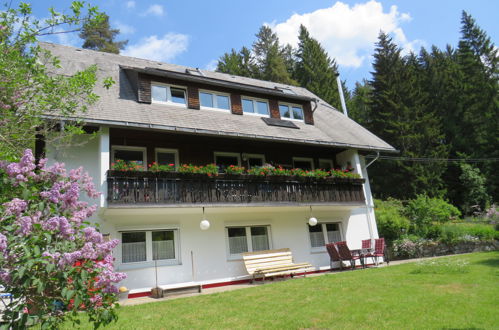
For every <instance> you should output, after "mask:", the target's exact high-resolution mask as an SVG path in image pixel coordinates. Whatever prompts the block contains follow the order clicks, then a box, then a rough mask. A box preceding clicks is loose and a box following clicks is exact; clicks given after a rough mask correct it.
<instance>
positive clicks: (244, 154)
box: [242, 153, 266, 169]
mask: <svg viewBox="0 0 499 330" xmlns="http://www.w3.org/2000/svg"><path fill="white" fill-rule="evenodd" d="M250 158H258V159H261V160H262V166H263V165H265V163H266V161H265V155H264V154H247V153H243V154H242V160H243V161H244V162H245V165H249V163H248V161H249V159H250ZM247 169H249V166H247Z"/></svg>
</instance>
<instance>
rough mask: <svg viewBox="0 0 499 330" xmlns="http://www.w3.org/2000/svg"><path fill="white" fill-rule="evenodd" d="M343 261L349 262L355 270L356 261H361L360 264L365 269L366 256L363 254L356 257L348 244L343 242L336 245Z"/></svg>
mask: <svg viewBox="0 0 499 330" xmlns="http://www.w3.org/2000/svg"><path fill="white" fill-rule="evenodd" d="M336 247H337V248H338V253H339V254H340V259H341V261H349V262H350V265H351V266H352V269H355V261H356V260H360V264H361V265H362V267H364V256H363V255H361V254H357V255H354V254H352V251H350V249H349V248H348V246H347V242H345V241H342V242H338V243H336Z"/></svg>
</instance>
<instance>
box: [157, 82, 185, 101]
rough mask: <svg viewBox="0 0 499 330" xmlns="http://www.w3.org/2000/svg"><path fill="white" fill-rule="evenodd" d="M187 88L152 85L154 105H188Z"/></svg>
mask: <svg viewBox="0 0 499 330" xmlns="http://www.w3.org/2000/svg"><path fill="white" fill-rule="evenodd" d="M186 94H187V93H186V88H185V87H181V86H172V85H165V84H160V83H152V84H151V99H152V102H154V103H166V104H182V105H186V104H187V102H186Z"/></svg>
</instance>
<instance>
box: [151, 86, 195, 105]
mask: <svg viewBox="0 0 499 330" xmlns="http://www.w3.org/2000/svg"><path fill="white" fill-rule="evenodd" d="M153 86H159V87H165V88H166V102H164V101H157V100H154V99H153V98H152V87H153ZM171 87H173V88H179V89H183V90H184V98H185V104H182V103H177V102H173V101H172V92H171V89H170V88H171ZM151 103H155V104H165V105H174V106H177V107H183V108H187V107H188V103H189V102H188V99H187V86H180V85H171V84H165V83H161V82H157V81H151Z"/></svg>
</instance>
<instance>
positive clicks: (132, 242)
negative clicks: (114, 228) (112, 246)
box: [121, 232, 147, 263]
mask: <svg viewBox="0 0 499 330" xmlns="http://www.w3.org/2000/svg"><path fill="white" fill-rule="evenodd" d="M121 246H122V253H121V257H122V259H121V260H122V262H123V263H127V262H140V261H146V260H147V256H146V233H145V232H133V233H122V234H121Z"/></svg>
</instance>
